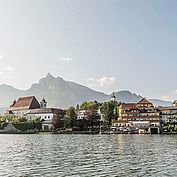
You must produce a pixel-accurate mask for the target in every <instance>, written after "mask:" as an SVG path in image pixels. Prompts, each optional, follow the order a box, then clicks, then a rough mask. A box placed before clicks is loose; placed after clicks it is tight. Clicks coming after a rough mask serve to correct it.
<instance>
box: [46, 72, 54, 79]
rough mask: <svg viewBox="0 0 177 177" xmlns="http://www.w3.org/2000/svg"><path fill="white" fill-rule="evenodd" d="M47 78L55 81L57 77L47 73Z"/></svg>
mask: <svg viewBox="0 0 177 177" xmlns="http://www.w3.org/2000/svg"><path fill="white" fill-rule="evenodd" d="M46 78H49V79H55V77H54V76H52V74H50V73H47V76H46Z"/></svg>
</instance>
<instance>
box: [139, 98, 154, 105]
mask: <svg viewBox="0 0 177 177" xmlns="http://www.w3.org/2000/svg"><path fill="white" fill-rule="evenodd" d="M137 104H152V103H151V102H150V101H148V100H147V99H146V98H142V99H141V100H140V101H138V102H137Z"/></svg>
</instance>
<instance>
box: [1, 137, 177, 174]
mask: <svg viewBox="0 0 177 177" xmlns="http://www.w3.org/2000/svg"><path fill="white" fill-rule="evenodd" d="M0 144H1V148H0V157H1V158H0V176H3V177H8V176H18V177H20V176H27V177H31V176H34V177H35V176H36V177H37V176H40V177H41V176H43V177H51V176H52V177H62V176H63V177H64V176H68V177H69V176H72V177H74V176H76V177H82V176H83V177H87V176H88V177H94V176H95V177H98V176H100V177H107V176H113V177H116V176H117V177H119V176H121V177H123V176H125V177H132V176H133V177H136V176H157V177H159V176H175V175H176V174H177V168H176V166H177V162H176V159H177V151H176V147H177V138H176V136H160V135H154V136H151V135H101V136H100V135H0Z"/></svg>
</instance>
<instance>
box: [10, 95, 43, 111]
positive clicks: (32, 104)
mask: <svg viewBox="0 0 177 177" xmlns="http://www.w3.org/2000/svg"><path fill="white" fill-rule="evenodd" d="M37 108H40V104H39V102H38V101H37V99H36V98H35V96H29V97H22V98H19V99H18V100H17V102H16V103H15V104H14V105H13V106H12V107H11V108H10V109H9V110H11V111H16V110H28V109H37Z"/></svg>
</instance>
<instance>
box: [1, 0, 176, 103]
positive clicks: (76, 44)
mask: <svg viewBox="0 0 177 177" xmlns="http://www.w3.org/2000/svg"><path fill="white" fill-rule="evenodd" d="M47 73H51V74H52V75H54V76H56V77H57V76H60V77H62V78H64V79H65V80H69V81H73V82H77V83H80V84H83V85H86V86H89V87H90V88H92V89H95V90H98V91H103V92H105V93H112V92H113V91H120V90H130V91H132V92H134V93H137V94H140V95H143V96H146V97H148V98H160V99H164V100H173V99H177V1H176V0H143V1H142V0H0V84H9V85H13V86H14V87H16V88H18V89H28V88H29V87H30V86H31V84H33V83H36V82H38V81H39V79H40V78H42V77H45V76H46V75H47Z"/></svg>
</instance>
